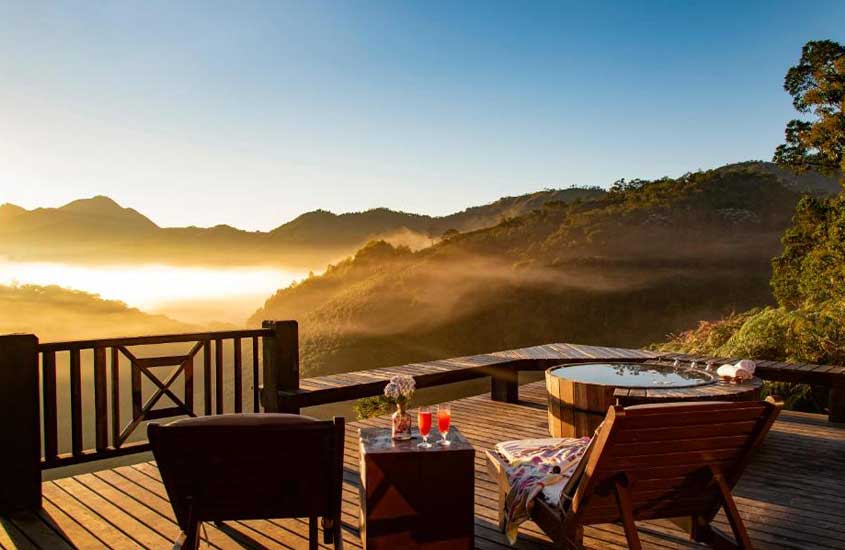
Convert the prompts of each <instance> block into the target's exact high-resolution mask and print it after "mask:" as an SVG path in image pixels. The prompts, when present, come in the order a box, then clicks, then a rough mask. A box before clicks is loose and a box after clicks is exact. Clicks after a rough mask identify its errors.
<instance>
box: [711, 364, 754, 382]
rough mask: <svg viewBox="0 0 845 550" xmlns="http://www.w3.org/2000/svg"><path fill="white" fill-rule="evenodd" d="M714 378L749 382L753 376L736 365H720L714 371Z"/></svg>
mask: <svg viewBox="0 0 845 550" xmlns="http://www.w3.org/2000/svg"><path fill="white" fill-rule="evenodd" d="M716 376H719V377H721V378H731V379H733V380H751V378H752V377H753V376H754V375H753V374H752V373H750V372H748V371H747V370H745V369H744V368H741V367H739V366H737V365H722V366H721V367H719V369H718V370H717V371H716Z"/></svg>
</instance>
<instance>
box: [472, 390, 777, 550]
mask: <svg viewBox="0 0 845 550" xmlns="http://www.w3.org/2000/svg"><path fill="white" fill-rule="evenodd" d="M781 408H782V403H775V402H774V401H773V400H767V401H744V402H732V403H727V402H724V403H723V402H718V403H717V402H698V403H670V404H665V405H637V406H633V407H628V408H622V407H619V406H613V407H610V408H609V409H608V411H607V416H606V418H605V421H604V424H603V425H602V426H601V427H600V428H599V429H598V431H597V432H596V434H595V436H594V437H593V439H592V441H591V442H590V445H589V447H588V448H587V451H586V453H585V455H584V457H583V458H582V459H581V461H580V463H579V464H578V467H577V469H576V471H575V474H574V475H573V476H572V477H571V478H570V479H569V481H568V482H567V484H566V486H565V487H564V490H563V496H562V498H561V500H560V504H555V505H552V504H550V503H548V502H546V501H545V500H543V499H542V498H537V499H536V500H535V501H534V505H533V508H532V510H531V518H532V519H533V520H534V521H535V523H537V525H539V526H540V528H541V529H543V531H545V532H546V534H548V535H549V536H550V537H551V538H552V539H553V540H554V541H555V542H556V543H557V544H558V545H560V547H561V548H571V549H579V548H583V544H582V539H583V527H584V526H585V525H593V524H599V523H616V522H622V525H623V527H624V529H625V536H626V538H627V541H628V547H629V548H632V549H639V548H641V546H640V540H639V537H638V535H637V528H636V525H635V524H634V522H635V521H639V520H650V519H659V518H671V519H673V520H675V521H676V523H678V524H680V525H682V526H684V527H685V528H686V529H688V531H689V534H690V538H691V539H692V540H695V541H698V542H705V543H709V544H710V546H712V547H713V548H742V549H750V548H751V541H750V540H749V538H748V533H747V532H746V530H745V526H744V524H743V522H742V518H740V516H739V512H738V511H737V507H736V504H735V503H734V500H733V497H732V496H731V489H733V487H734V486H735V485H736V483H737V481H738V480H739V478H740V476H741V475H742V472H743V470H744V469H745V467H746V465H747V464H748V461H749V458H750V456H751V453H752V451H753V450H754V448H755V447H756V446H758V445H759V444H760V443H761V442H762V440H763V438H764V437H765V436H766V433H767V432H768V431H769V428H770V427H771V425H772V423H773V422H774V420H775V418H776V417H777V415H778V413H779V412H780V409H781ZM487 458H488V465H489V470H490V475H491V476H493V478H494V479H496V480H498V483H499V498H500V511H499V513H500V527H503V526H504V520H503V516H502V515H501V514H502V509H501V504H502V503H504V500H503V499H504V497H505V495H507V493H508V490H509V484H508V479H507V475H506V473H505V469H506V467H507V462H506V461H505V460H504V459H503V457H502V456H500V455H499V454H498V453H497V452H496V451H487ZM721 507H724V509H725V514H726V515H727V517H728V521H729V523H730V526H731V530H732V531H733V534H734V537H735V538H736V542H734V541H732V540H730V539H729V538H728V537H727V536H725V535H724V534H722V533H721V532H719V531H717V530H716V529H715V528H713V527H712V526H711V525H710V522H711V521H712V520H713V518H714V517H715V516H716V514H717V512H718V511H719V508H721Z"/></svg>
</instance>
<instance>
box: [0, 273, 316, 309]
mask: <svg viewBox="0 0 845 550" xmlns="http://www.w3.org/2000/svg"><path fill="white" fill-rule="evenodd" d="M305 275H306V274H305V273H301V272H298V271H291V270H285V269H280V268H269V267H238V268H210V267H179V266H170V265H140V266H128V265H114V266H84V265H73V264H64V263H53V262H12V261H0V283H2V284H36V285H44V286H46V285H59V286H62V287H65V288H72V289H75V290H82V291H85V292H90V293H93V294H99V295H100V296H101V297H102V298H105V299H109V300H120V301H122V302H125V303H126V304H127V305H129V306H132V307H137V308H139V309H142V310H144V311H146V312H152V313H163V314H166V315H169V316H173V317H174V318H177V319H179V320H183V321H187V322H199V321H201V320H204V321H205V322H212V321H220V322H230V323H231V322H243V320H244V319H246V317H247V316H249V315H250V314H251V313H252V312H253V311H255V309H256V308H258V307H259V306H260V305H261V304H262V303H263V301H264V300H265V299H267V298H268V297H269V296H270V295H271V294H272V293H273V292H275V291H276V290H277V289H279V288H283V287H286V286H288V285H289V284H290V283H291V282H292V281H295V280H297V279H301V278H302V277H304V276H305ZM215 313H216V315H215ZM208 315H215V316H214V317H212V318H208ZM198 316H199V317H202V319H200V318H198Z"/></svg>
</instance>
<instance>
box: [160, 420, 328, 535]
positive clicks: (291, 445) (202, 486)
mask: <svg viewBox="0 0 845 550" xmlns="http://www.w3.org/2000/svg"><path fill="white" fill-rule="evenodd" d="M148 434H149V439H150V444H151V446H152V450H153V455H154V456H155V459H156V462H157V463H158V468H159V471H160V472H161V477H162V481H163V482H164V486H165V487H166V489H167V496H168V497H169V498H170V503H171V505H172V506H173V511H174V513H175V514H176V520H177V522H178V524H179V527H180V528H181V529H182V534H181V535H180V537H179V539H178V540H177V541H176V545H175V547H174V548H179V549H184V550H195V549H196V548H197V547H198V544H199V526H200V524H201V523H202V522H204V521H213V522H218V523H219V522H222V521H226V520H241V519H273V518H293V517H303V518H304V517H307V518H308V519H309V531H308V534H309V544H310V548H312V549H315V548H317V544H318V540H317V518H323V530H324V540H325V542H326V543H327V544H328V543H331V542H334V546H335V548H336V549H338V548H341V545H342V536H341V530H340V525H341V524H340V509H341V508H340V503H341V491H342V483H343V443H344V420H343V418H335V419H334V420H330V421H318V420H315V419H313V418H309V417H305V416H299V415H291V414H230V415H220V416H205V417H199V418H188V419H184V420H177V421H176V422H173V423H170V424H167V425H157V424H150V426H149V428H148Z"/></svg>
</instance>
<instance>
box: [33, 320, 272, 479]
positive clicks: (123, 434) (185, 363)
mask: <svg viewBox="0 0 845 550" xmlns="http://www.w3.org/2000/svg"><path fill="white" fill-rule="evenodd" d="M270 336H272V331H271V330H269V329H256V330H240V331H228V332H204V333H195V334H176V335H166V336H145V337H139V338H115V339H109V340H80V341H72V342H51V343H46V344H39V346H38V353H39V355H40V359H41V361H40V362H41V388H42V411H43V415H42V422H43V426H42V433H43V437H44V458H43V467H44V468H52V467H56V466H65V465H68V464H75V463H79V462H84V461H88V460H99V459H101V458H108V457H110V456H115V455H121V454H127V453H132V452H138V451H141V450H146V448H147V445H146V442H145V441H136V442H134V443H130V442H129V440H130V438H132V436H133V435H134V434H135V433H136V430H137V429H138V427H139V426H141V425H142V424H143V423H144V422H145V421H149V420H157V419H161V418H170V417H175V416H196V415H197V414H206V415H210V414H222V413H224V412H243V411H244V405H243V401H244V399H243V397H244V395H243V393H244V392H243V378H244V374H245V371H246V372H248V370H247V369H244V365H243V355H244V354H243V347H244V344H246V345H247V347H248V349H249V348H251V352H250V353H249V355H250V366H251V369H250V370H251V372H252V374H251V382H252V403H251V405H248V409H249V410H251V411H254V412H258V411H259V409H260V404H259V397H258V386H259V384H258V380H259V346H260V340H261V339H262V338H264V337H270ZM228 342H231V356H230V357H231V361H228V366H230V367H231V370H230V373H231V381H232V384H233V387H232V388H231V390H232V394H233V399H232V400H231V401H232V403H231V405H232V407H231V409H229V410H228V411H227V410H226V406H225V399H224V393H225V389H226V388H225V383H224V380H226V379H229V377H225V376H224V374H225V373H224V370H225V369H226V366H227V364H226V363H227V362H224V348H225V347H227V346H226V344H227V343H228ZM178 344H181V345H183V346H190V347H189V348H188V349H187V350H186V351H185V352H184V353H178V352H177V353H174V352H173V351H171V350H168V351H166V352H165V353H168V354H167V355H162V354H161V351H160V348H161V347H162V346H166V347H167V348H173V347H175V345H178ZM142 346H143V347H146V348H149V347H153V348H159V350H154V351H157V352H158V354H154V355H145V356H140V353H139V352H138V350H137V348H139V347H142ZM83 352H86V353H85V355H86V356H90V361H86V362H85V363H83V361H82V357H83ZM57 357H58V358H59V359H62V358H64V359H66V361H64V362H63V366H64V367H65V368H66V373H67V376H66V377H62V378H66V379H67V381H68V383H67V384H65V387H64V388H60V385H59V384H58V383H57V380H58V378H59V377H58V374H59V372H58V369H59V367H57ZM227 358H228V357H227ZM197 359H200V361H199V366H201V369H200V372H199V373H196V372H195V363H196V362H197V361H196V360H197ZM58 364H62V362H59V363H58ZM83 369H87V370H88V373H87V374H88V375H89V376H86V378H88V379H89V380H90V382H91V386H92V387H90V388H89V387H86V388H83V386H84V384H83ZM165 369H167V370H165ZM180 378H181V379H182V380H183V384H182V388H183V389H182V391H181V392H180V391H179V389H178V387H177V382H178V381H179V379H180ZM127 382H128V384H127ZM195 384H199V386H200V388H201V392H200V394H199V397H200V400H201V404H199V405H200V406H199V407H198V410H195V396H194V387H195ZM126 386H128V387H126ZM145 386H147V388H149V387H150V386H152V389H153V390H154V391H152V393H150V394H149V395H145V392H144V389H145ZM59 391H66V392H68V395H69V402H68V405H67V407H66V409H65V410H66V412H67V413H69V416H68V418H69V419H70V426H69V427H70V449H69V451H68V452H65V453H61V452H60V449H59V435H60V430H59V423H58V418H59V417H60V415H61V414H62V411H61V410H60V405H59V401H58V393H59ZM85 391H87V392H92V393H93V406H94V408H93V414H91V415H86V416H90V417H92V418H93V421H94V422H93V423H94V430H93V434H86V433H85V430H84V429H83V392H85ZM164 397H167V398H169V400H170V401H171V404H170V406H166V407H161V406H159V407H157V406H156V405H159V404H160V403H161V402H163V399H162V398H164ZM127 402H128V403H129V404H130V406H129V407H125V404H126V403H127ZM124 408H128V409H129V415H128V418H125V419H124V418H123V415H122V414H121V413H122V410H121V409H124ZM86 435H89V438H86ZM87 439H93V441H90V440H87Z"/></svg>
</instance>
